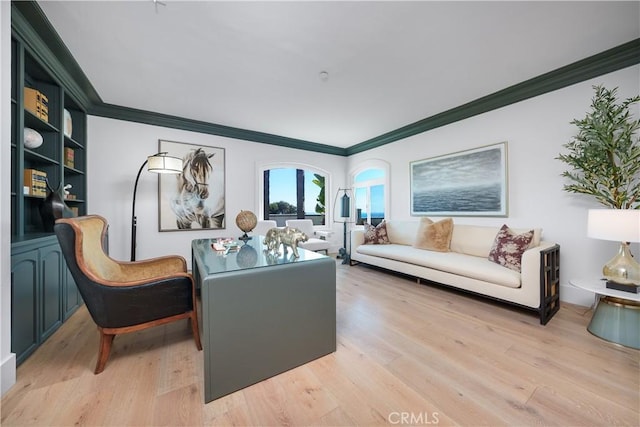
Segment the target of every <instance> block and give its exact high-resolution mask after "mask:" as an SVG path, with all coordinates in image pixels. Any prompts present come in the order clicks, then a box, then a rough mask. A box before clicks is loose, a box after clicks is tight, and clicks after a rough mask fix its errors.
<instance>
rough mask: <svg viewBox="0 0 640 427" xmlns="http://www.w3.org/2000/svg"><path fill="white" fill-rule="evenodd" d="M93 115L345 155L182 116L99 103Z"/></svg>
mask: <svg viewBox="0 0 640 427" xmlns="http://www.w3.org/2000/svg"><path fill="white" fill-rule="evenodd" d="M88 113H89V114H91V115H93V116H100V117H107V118H111V119H118V120H127V121H130V122H137V123H145V124H149V125H154V126H162V127H168V128H173V129H181V130H187V131H192V132H198V133H206V134H210V135H217V136H224V137H227V138H233V139H242V140H245V141H252V142H259V143H262V144H270V145H278V146H280V147H287V148H296V149H299V150H306V151H314V152H318V153H324V154H334V155H337V156H346V151H347V150H346V149H345V148H340V147H334V146H331V145H325V144H319V143H317V142H311V141H304V140H301V139H295V138H288V137H284V136H279V135H272V134H269V133H264V132H258V131H253V130H248V129H240V128H235V127H231V126H224V125H218V124H215V123H209V122H203V121H198V120H193V119H187V118H184V117H177V116H171V115H168V114H162V113H155V112H152V111H145V110H137V109H135V108H129V107H122V106H119V105H113V104H105V103H101V104H99V105H94V106H93V107H91V108H90V109H89V111H88Z"/></svg>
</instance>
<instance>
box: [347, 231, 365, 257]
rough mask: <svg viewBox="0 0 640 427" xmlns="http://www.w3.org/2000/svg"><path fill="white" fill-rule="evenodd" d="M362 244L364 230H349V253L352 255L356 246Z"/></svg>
mask: <svg viewBox="0 0 640 427" xmlns="http://www.w3.org/2000/svg"><path fill="white" fill-rule="evenodd" d="M362 244H364V230H360V229H358V230H351V245H350V246H349V251H350V253H353V252H354V251H355V250H356V249H357V248H358V246H360V245H362Z"/></svg>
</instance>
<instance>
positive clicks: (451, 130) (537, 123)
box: [348, 66, 640, 305]
mask: <svg viewBox="0 0 640 427" xmlns="http://www.w3.org/2000/svg"><path fill="white" fill-rule="evenodd" d="M639 77H640V67H639V66H634V67H630V68H627V69H624V70H620V71H617V72H614V73H611V74H608V75H605V76H601V77H598V78H596V79H593V80H591V81H587V82H583V83H580V84H576V85H573V86H570V87H567V88H563V89H561V90H558V91H555V92H551V93H548V94H545V95H542V96H539V97H536V98H533V99H529V100H526V101H522V102H519V103H517V104H514V105H511V106H507V107H504V108H501V109H498V110H494V111H491V112H488V113H485V114H482V115H479V116H475V117H472V118H469V119H467V120H463V121H460V122H457V123H453V124H450V125H448V126H444V127H441V128H438V129H434V130H432V131H429V132H425V133H423V134H419V135H415V136H413V137H410V138H406V139H404V140H401V141H398V142H395V143H391V144H388V145H385V146H382V147H379V148H376V149H373V150H369V151H367V152H363V153H359V154H356V155H354V156H351V157H350V158H349V165H348V168H349V171H352V170H354V169H356V168H358V167H359V165H360V164H361V163H362V162H364V161H366V160H369V159H385V160H387V161H388V162H389V163H390V164H391V183H390V186H391V190H390V196H391V210H390V215H389V217H390V218H391V219H407V218H409V217H410V207H409V201H410V199H409V196H410V189H409V162H411V161H414V160H420V159H424V158H429V157H433V156H438V155H442V154H447V153H452V152H456V151H460V150H467V149H471V148H475V147H479V146H483V145H488V144H493V143H498V142H502V141H507V142H508V175H509V183H508V185H509V214H508V217H507V218H469V217H456V218H454V221H455V222H458V223H471V224H486V225H498V226H500V225H502V224H503V223H507V224H509V225H510V226H513V227H542V228H543V230H544V231H543V237H544V239H545V240H551V241H554V242H557V243H559V244H560V258H561V270H560V271H561V273H560V277H561V291H560V292H561V299H562V300H564V301H568V302H572V303H576V304H581V305H590V304H591V303H592V302H593V295H592V294H590V293H587V292H584V291H579V290H577V289H575V288H573V287H572V286H571V285H569V283H568V281H569V279H571V278H576V277H600V275H601V268H602V266H603V265H604V264H605V263H606V262H607V261H608V260H609V259H610V258H611V257H613V255H615V253H616V251H617V248H618V246H619V244H617V243H615V242H608V241H602V240H594V239H589V238H587V231H586V218H587V209H589V208H597V207H600V206H599V205H598V204H596V203H595V202H594V201H593V200H592V199H591V198H588V197H585V196H580V195H574V194H569V193H567V192H565V191H563V189H562V188H563V184H564V183H565V180H564V178H562V177H561V176H560V174H561V173H562V172H563V171H564V170H566V169H567V167H566V165H565V164H564V163H562V162H560V161H559V160H555V157H557V156H558V154H560V153H561V152H565V151H566V150H565V149H564V148H563V147H562V144H564V143H566V142H568V141H569V140H570V139H571V137H572V136H573V135H575V134H576V131H577V128H576V127H575V126H573V125H571V124H570V122H571V120H573V119H576V118H577V119H581V118H583V117H584V116H585V114H586V112H587V111H588V109H589V106H590V104H591V99H592V97H593V94H594V92H593V89H592V85H597V84H604V85H605V87H607V88H614V87H619V91H618V93H619V96H620V97H621V98H627V97H631V96H634V95H637V94H638V93H640V78H639ZM632 250H633V253H634V254H635V255H636V257H639V256H640V250H639V246H638V245H637V244H634V245H633V248H632Z"/></svg>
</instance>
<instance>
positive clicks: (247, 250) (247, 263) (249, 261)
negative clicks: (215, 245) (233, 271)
mask: <svg viewBox="0 0 640 427" xmlns="http://www.w3.org/2000/svg"><path fill="white" fill-rule="evenodd" d="M236 262H237V263H238V265H239V266H240V267H242V268H251V267H255V265H256V264H257V263H258V252H256V250H255V249H254V248H253V246H248V245H243V246H241V247H240V250H239V251H238V254H237V255H236Z"/></svg>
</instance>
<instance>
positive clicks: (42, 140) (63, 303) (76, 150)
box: [10, 4, 87, 363]
mask: <svg viewBox="0 0 640 427" xmlns="http://www.w3.org/2000/svg"><path fill="white" fill-rule="evenodd" d="M12 27H13V33H12V38H11V104H10V105H11V292H12V293H11V348H12V350H11V351H12V352H15V353H16V357H17V362H18V363H21V362H22V361H24V360H25V359H26V358H27V357H28V356H29V355H30V354H31V353H33V352H34V351H35V350H36V349H37V348H38V346H39V345H40V344H41V343H42V342H44V341H45V340H46V339H47V338H48V337H49V336H50V335H51V334H53V333H54V332H55V330H56V329H58V328H59V327H60V325H61V324H62V322H64V321H65V320H66V319H68V318H69V317H70V316H71V315H72V314H73V312H74V311H75V310H76V309H77V308H78V307H79V306H80V304H82V299H81V297H80V294H79V292H78V290H77V288H76V285H75V283H74V281H73V278H72V277H71V275H70V273H69V271H68V269H67V266H66V264H65V261H64V258H63V255H62V251H61V250H60V246H59V245H58V241H57V239H56V236H55V235H54V234H53V232H52V230H51V225H52V223H51V222H46V221H43V217H42V215H41V207H42V206H43V203H44V202H45V200H46V196H47V194H48V193H49V191H48V190H47V189H46V184H44V181H43V178H44V177H45V176H46V181H47V182H48V184H49V186H50V187H51V188H52V189H58V188H60V189H62V188H63V187H65V186H69V185H70V186H71V187H70V188H69V190H68V191H69V194H68V195H65V196H64V198H65V200H64V201H65V204H66V205H67V206H68V207H69V210H71V211H73V213H74V214H75V215H86V214H87V206H86V199H87V197H86V191H87V184H86V172H87V171H86V166H87V161H86V143H87V114H86V110H85V109H84V108H83V105H86V103H82V102H78V100H77V99H76V98H74V96H73V95H72V94H71V92H70V91H69V90H67V88H68V87H69V81H68V79H66V78H65V77H64V75H63V74H61V73H60V71H59V70H57V69H56V67H54V66H52V65H51V64H52V58H51V55H50V52H49V53H47V52H41V51H37V50H35V49H36V47H40V46H43V45H42V44H41V43H38V42H36V40H35V39H34V37H37V35H36V34H35V33H33V32H32V29H29V27H28V21H27V20H25V18H24V17H22V15H21V14H20V12H19V11H18V10H17V9H16V7H15V4H14V5H13V7H12ZM43 49H46V47H45V48H43ZM54 62H55V60H54ZM73 93H77V91H76V92H73ZM34 141H35V142H34Z"/></svg>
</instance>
